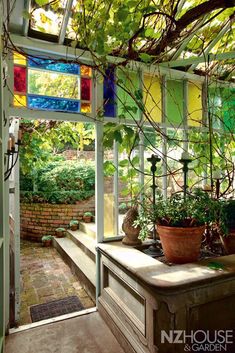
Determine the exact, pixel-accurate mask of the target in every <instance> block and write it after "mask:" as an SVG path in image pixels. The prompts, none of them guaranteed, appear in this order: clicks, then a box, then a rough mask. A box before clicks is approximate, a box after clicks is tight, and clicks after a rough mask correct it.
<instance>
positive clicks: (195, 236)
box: [157, 225, 205, 264]
mask: <svg viewBox="0 0 235 353" xmlns="http://www.w3.org/2000/svg"><path fill="white" fill-rule="evenodd" d="M204 230H205V227H204V226H200V227H188V228H181V227H166V226H160V225H158V226H157V232H158V234H159V237H160V239H161V243H162V248H163V251H164V255H165V257H166V259H167V260H168V261H169V262H172V263H175V264H184V263H188V262H194V261H197V260H198V257H199V254H200V247H201V241H202V235H203V232H204Z"/></svg>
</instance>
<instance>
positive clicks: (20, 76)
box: [14, 66, 27, 93]
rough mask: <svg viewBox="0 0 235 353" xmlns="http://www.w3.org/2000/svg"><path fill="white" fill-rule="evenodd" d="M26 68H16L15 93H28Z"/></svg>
mask: <svg viewBox="0 0 235 353" xmlns="http://www.w3.org/2000/svg"><path fill="white" fill-rule="evenodd" d="M26 86H27V84H26V67H21V66H14V91H15V92H19V93H26Z"/></svg>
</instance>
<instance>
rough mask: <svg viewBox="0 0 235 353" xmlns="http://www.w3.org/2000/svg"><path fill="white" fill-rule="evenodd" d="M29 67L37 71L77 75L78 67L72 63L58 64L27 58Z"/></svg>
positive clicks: (49, 60) (48, 60)
mask: <svg viewBox="0 0 235 353" xmlns="http://www.w3.org/2000/svg"><path fill="white" fill-rule="evenodd" d="M28 62H29V67H35V68H37V69H44V70H51V71H59V72H65V73H68V74H74V75H79V73H80V65H78V64H73V63H60V62H57V61H55V60H51V59H42V58H33V57H30V58H29V61H28Z"/></svg>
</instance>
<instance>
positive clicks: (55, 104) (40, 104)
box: [28, 95, 80, 113]
mask: <svg viewBox="0 0 235 353" xmlns="http://www.w3.org/2000/svg"><path fill="white" fill-rule="evenodd" d="M28 105H29V108H33V109H43V110H57V111H66V112H74V113H79V112H80V102H78V101H75V100H69V99H61V98H51V97H40V96H36V95H29V96H28Z"/></svg>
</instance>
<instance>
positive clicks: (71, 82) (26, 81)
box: [13, 53, 92, 114]
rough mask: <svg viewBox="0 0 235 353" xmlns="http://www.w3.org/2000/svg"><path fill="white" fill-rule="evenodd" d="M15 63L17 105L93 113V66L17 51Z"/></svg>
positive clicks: (15, 99) (15, 97) (15, 103)
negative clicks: (27, 55)
mask: <svg viewBox="0 0 235 353" xmlns="http://www.w3.org/2000/svg"><path fill="white" fill-rule="evenodd" d="M14 64H15V66H14V93H15V96H14V101H13V104H14V106H16V107H23V106H24V107H27V106H28V107H29V108H30V109H39V110H54V111H65V112H72V113H80V112H82V113H85V114H89V113H91V106H92V105H91V99H92V69H91V68H90V67H88V66H86V65H79V64H77V63H67V62H59V61H56V60H53V59H45V58H38V57H33V56H29V57H28V59H27V60H26V59H25V58H24V57H23V56H22V55H20V54H17V53H15V54H14Z"/></svg>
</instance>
